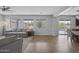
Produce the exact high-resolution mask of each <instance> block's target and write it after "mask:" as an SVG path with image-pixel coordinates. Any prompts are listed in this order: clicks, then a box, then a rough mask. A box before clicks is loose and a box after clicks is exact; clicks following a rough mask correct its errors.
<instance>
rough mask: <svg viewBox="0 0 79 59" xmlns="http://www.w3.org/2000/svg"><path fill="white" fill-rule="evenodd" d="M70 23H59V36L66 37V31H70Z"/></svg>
mask: <svg viewBox="0 0 79 59" xmlns="http://www.w3.org/2000/svg"><path fill="white" fill-rule="evenodd" d="M70 25H71V21H68V20H63V21H59V35H67V29H70Z"/></svg>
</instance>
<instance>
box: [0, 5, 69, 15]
mask: <svg viewBox="0 0 79 59" xmlns="http://www.w3.org/2000/svg"><path fill="white" fill-rule="evenodd" d="M0 7H1V6H0ZM10 7H11V10H12V11H6V12H2V11H1V10H0V13H1V14H3V15H58V14H60V13H61V12H63V11H64V10H66V9H68V8H69V6H10Z"/></svg>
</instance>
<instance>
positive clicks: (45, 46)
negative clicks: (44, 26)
mask: <svg viewBox="0 0 79 59" xmlns="http://www.w3.org/2000/svg"><path fill="white" fill-rule="evenodd" d="M24 52H25V53H78V52H79V43H76V42H72V43H71V41H70V39H67V36H66V35H59V36H56V37H54V36H34V37H33V39H32V40H31V42H30V43H29V44H28V46H27V48H26V49H25V51H24Z"/></svg>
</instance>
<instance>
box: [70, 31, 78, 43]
mask: <svg viewBox="0 0 79 59" xmlns="http://www.w3.org/2000/svg"><path fill="white" fill-rule="evenodd" d="M71 32H72V35H73V37H74V38H75V39H76V41H77V42H79V31H71Z"/></svg>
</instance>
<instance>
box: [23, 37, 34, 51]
mask: <svg viewBox="0 0 79 59" xmlns="http://www.w3.org/2000/svg"><path fill="white" fill-rule="evenodd" d="M32 38H33V37H32V36H31V37H27V38H23V45H22V52H24V50H25V49H26V48H27V45H28V44H29V43H30V41H31V40H32Z"/></svg>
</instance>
